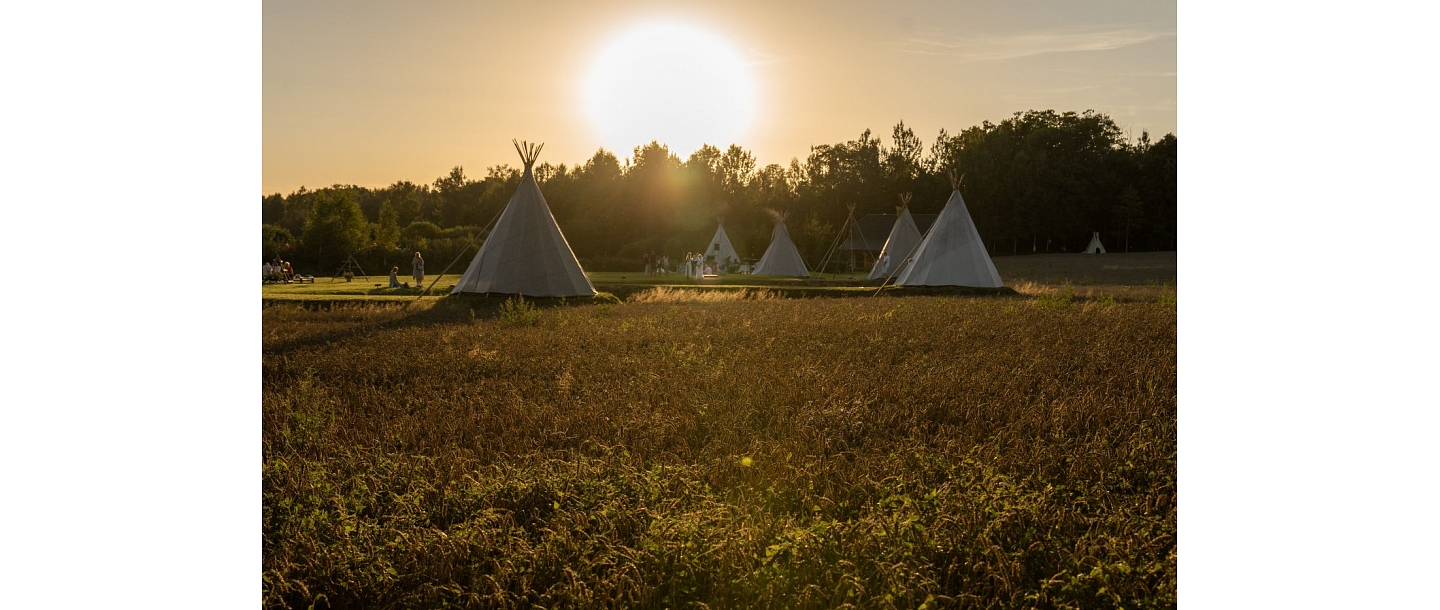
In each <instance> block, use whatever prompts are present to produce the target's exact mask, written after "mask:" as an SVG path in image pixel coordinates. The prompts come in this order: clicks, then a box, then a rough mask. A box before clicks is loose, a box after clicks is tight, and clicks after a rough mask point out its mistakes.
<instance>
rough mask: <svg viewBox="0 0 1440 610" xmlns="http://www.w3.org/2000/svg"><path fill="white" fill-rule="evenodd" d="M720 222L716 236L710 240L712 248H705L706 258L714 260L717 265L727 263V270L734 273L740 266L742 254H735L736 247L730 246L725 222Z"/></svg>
mask: <svg viewBox="0 0 1440 610" xmlns="http://www.w3.org/2000/svg"><path fill="white" fill-rule="evenodd" d="M719 222H720V226H719V227H717V228H716V229H715V236H714V237H711V238H710V246H709V247H707V248H705V257H706V258H710V259H714V260H715V262H717V263H725V268H726V269H727V270H729V271H730V272H732V273H733V272H734V271H735V269H737V268H738V267H739V266H740V254H738V253H737V252H735V246H733V245H731V244H730V236H729V235H726V234H725V221H724V220H721V221H719Z"/></svg>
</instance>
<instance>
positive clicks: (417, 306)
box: [261, 292, 621, 355]
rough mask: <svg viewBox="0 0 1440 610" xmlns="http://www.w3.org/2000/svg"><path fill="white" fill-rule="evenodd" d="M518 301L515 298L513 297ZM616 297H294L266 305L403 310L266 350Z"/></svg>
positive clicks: (521, 316)
mask: <svg viewBox="0 0 1440 610" xmlns="http://www.w3.org/2000/svg"><path fill="white" fill-rule="evenodd" d="M512 299H513V300H512ZM620 303H621V301H620V299H618V298H616V297H615V296H614V295H612V294H609V293H606V292H600V293H599V294H596V295H595V296H593V297H566V298H559V297H519V296H518V295H500V294H490V295H483V294H455V295H447V296H444V297H441V298H439V299H430V300H425V301H415V300H411V301H407V302H403V303H400V302H396V301H378V302H377V301H365V300H356V299H337V300H319V299H316V300H303V301H300V300H291V301H279V300H277V301H267V302H266V303H265V306H266V307H281V306H298V307H301V308H303V309H305V310H307V311H336V310H345V309H370V308H392V309H396V310H399V311H400V312H402V313H401V315H400V317H398V318H392V319H388V320H379V321H376V322H374V323H370V324H362V325H360V326H357V327H355V328H347V329H344V330H337V331H333V332H328V333H320V334H316V335H312V336H308V337H302V338H297V339H290V340H287V341H281V342H278V343H276V344H274V345H270V346H266V347H264V348H262V350H261V353H263V354H266V355H286V354H289V353H291V352H294V351H296V350H300V349H305V348H307V347H316V346H321V345H328V344H333V343H338V342H344V341H348V340H350V339H353V338H356V337H361V336H365V335H369V334H372V333H376V332H381V331H386V330H393V329H405V328H417V327H424V326H432V325H435V324H457V323H464V322H474V321H476V320H489V319H494V318H502V319H506V320H507V321H511V323H515V324H517V325H529V324H531V323H532V322H530V321H529V320H530V319H531V316H535V315H538V312H539V311H542V310H546V309H555V308H559V307H572V306H581V305H600V304H611V305H618V304H620Z"/></svg>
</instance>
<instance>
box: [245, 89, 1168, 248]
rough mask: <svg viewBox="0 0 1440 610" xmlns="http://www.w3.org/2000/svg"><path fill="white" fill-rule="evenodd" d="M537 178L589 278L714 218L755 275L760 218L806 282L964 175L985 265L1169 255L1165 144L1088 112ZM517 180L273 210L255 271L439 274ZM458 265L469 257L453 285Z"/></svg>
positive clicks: (463, 182) (465, 182)
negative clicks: (1097, 245)
mask: <svg viewBox="0 0 1440 610" xmlns="http://www.w3.org/2000/svg"><path fill="white" fill-rule="evenodd" d="M543 161H544V159H543V155H542V163H540V164H539V165H537V166H536V168H535V175H536V178H537V179H538V180H539V182H540V188H541V190H542V192H544V193H545V198H546V200H547V201H548V202H549V204H550V209H551V212H552V213H553V214H554V216H555V219H556V221H558V222H559V223H560V228H561V230H562V231H564V233H565V237H566V239H567V240H568V241H569V242H570V247H571V248H572V249H574V251H575V254H576V256H578V257H579V258H580V262H581V264H582V265H584V267H585V268H586V269H588V270H592V271H621V270H638V269H640V268H641V267H642V266H643V263H642V262H641V261H642V257H643V256H644V255H645V254H647V253H656V254H668V255H669V256H670V257H671V259H672V260H674V259H675V258H676V257H678V256H680V255H682V254H684V253H685V252H687V251H691V250H700V249H702V248H704V247H705V246H706V241H707V240H708V239H709V238H710V236H711V234H713V233H714V231H715V220H716V218H717V217H723V218H724V220H725V226H726V231H727V232H728V233H729V235H730V237H731V240H732V241H733V242H734V245H735V247H736V249H737V250H738V251H739V252H740V254H741V256H744V257H748V258H750V259H751V260H753V259H755V258H758V257H759V256H760V254H761V253H762V252H763V251H764V249H765V246H766V245H767V244H768V242H769V237H770V231H771V227H772V222H773V220H772V218H773V216H772V213H773V212H781V211H789V212H790V217H789V218H790V219H789V221H788V226H789V229H790V233H791V236H792V237H793V238H794V240H795V242H796V245H797V246H799V248H800V252H801V254H803V255H804V256H805V258H806V262H807V263H808V264H809V265H811V266H815V265H817V264H818V263H819V262H820V259H821V257H823V256H824V254H825V251H826V250H827V249H828V248H829V247H830V245H831V243H832V242H833V241H834V239H835V236H836V234H837V232H838V231H839V230H840V229H841V227H842V226H843V225H844V224H845V221H846V217H847V211H846V206H847V205H848V204H852V203H853V204H855V206H856V209H855V213H856V215H857V216H863V215H865V214H872V213H894V211H895V205H896V203H897V201H898V197H897V196H898V194H899V193H902V192H911V193H913V194H914V197H913V199H912V200H911V203H910V209H911V211H912V212H913V213H916V214H927V213H928V214H933V213H938V212H939V211H940V209H941V208H942V207H944V205H945V201H946V200H947V199H948V198H949V195H950V190H951V188H950V183H949V180H948V178H947V177H946V174H945V170H946V169H947V168H951V167H954V168H957V169H958V170H959V171H960V172H961V173H963V174H964V175H965V178H964V181H963V183H962V185H961V187H960V192H961V194H963V195H964V197H965V202H966V205H967V206H968V207H969V208H970V212H971V215H972V216H973V217H974V219H975V224H976V226H977V227H978V228H979V230H980V235H981V238H982V239H983V240H984V241H985V244H986V246H987V247H988V248H989V249H990V250H991V251H992V252H993V253H996V254H1011V253H1015V254H1019V253H1030V252H1066V251H1068V252H1074V251H1076V250H1078V249H1080V248H1083V247H1084V246H1085V244H1086V243H1087V242H1088V241H1089V239H1090V234H1091V233H1092V232H1094V231H1099V232H1100V233H1101V237H1102V239H1103V240H1104V242H1105V244H1106V247H1107V248H1108V249H1109V250H1110V251H1111V252H1123V251H1126V250H1127V249H1128V250H1130V251H1140V250H1173V249H1175V247H1176V243H1175V234H1176V233H1175V225H1176V221H1175V193H1176V179H1175V163H1176V139H1175V136H1174V135H1173V134H1167V135H1165V136H1164V137H1162V138H1160V139H1159V140H1156V141H1152V140H1151V139H1150V137H1149V134H1142V135H1141V136H1140V137H1139V138H1138V139H1136V140H1133V141H1131V140H1129V139H1127V138H1126V137H1125V135H1124V134H1123V133H1122V131H1121V130H1120V128H1119V127H1117V126H1116V125H1115V122H1114V121H1112V120H1111V119H1110V117H1108V116H1106V115H1104V114H1100V113H1096V112H1093V111H1086V112H1083V113H1076V112H1065V113H1058V112H1055V111H1053V110H1045V111H1035V110H1032V111H1028V112H1023V113H1021V112H1017V113H1015V115H1014V116H1012V117H1010V118H1008V119H1005V120H1003V121H1001V122H999V123H990V122H989V121H986V122H984V123H983V124H981V125H979V126H975V127H971V128H969V129H966V130H964V131H962V132H960V133H958V134H950V133H947V132H946V131H945V130H944V129H942V130H940V133H939V134H938V135H937V136H936V138H935V140H934V141H933V142H931V143H930V144H929V146H928V147H927V146H926V145H925V143H924V142H922V141H921V139H920V138H919V137H918V136H916V135H915V133H914V132H913V131H912V130H911V129H910V128H908V127H906V126H905V124H904V122H903V121H902V122H901V123H900V124H898V125H896V126H895V127H894V129H893V130H892V131H891V136H890V141H889V143H888V144H887V143H886V142H884V141H883V140H882V139H881V138H877V137H875V136H873V135H872V134H871V132H870V131H869V130H868V129H867V130H865V131H864V132H863V133H861V134H860V137H859V138H858V139H855V140H851V141H848V142H841V143H838V144H825V145H820V146H814V147H812V148H811V149H810V154H809V156H808V157H806V158H805V159H804V160H803V161H802V160H800V159H798V158H797V159H792V160H791V161H790V164H789V166H788V167H785V166H781V165H776V164H771V165H766V166H764V167H757V164H756V162H755V157H754V156H753V155H752V154H751V153H750V152H748V151H746V150H745V149H743V148H741V147H739V146H735V145H731V146H730V147H729V148H727V149H726V150H723V151H722V150H720V149H718V148H715V147H713V146H708V145H707V146H704V147H702V148H701V149H700V150H697V151H695V152H694V153H693V154H691V155H690V156H689V158H687V159H683V160H682V159H680V158H679V157H678V156H676V155H675V154H673V153H671V151H670V150H669V148H668V147H666V146H665V145H663V144H659V143H655V142H652V143H650V144H648V145H645V146H641V147H637V148H636V149H635V150H634V151H633V154H632V157H631V158H630V159H627V160H625V161H624V162H622V161H621V160H620V159H619V158H617V157H616V156H615V155H614V154H613V153H611V152H609V151H606V150H603V149H602V150H599V151H597V152H596V153H595V155H594V156H592V157H591V158H590V159H589V160H587V161H585V162H584V163H583V164H580V165H577V166H573V167H569V166H566V165H565V164H563V163H562V164H559V165H554V164H551V163H548V162H543ZM519 180H520V169H519V168H517V167H512V166H509V165H500V166H495V167H491V168H489V169H488V170H487V171H486V174H485V176H484V177H483V178H479V179H476V178H472V177H470V176H467V175H466V174H465V171H464V169H463V168H461V167H456V168H454V169H452V170H451V171H450V173H449V174H448V175H446V176H442V177H440V178H437V179H436V180H435V182H434V183H432V184H428V185H426V184H414V183H411V182H408V181H402V182H396V183H395V184H392V185H390V186H388V187H384V188H376V189H372V188H365V187H359V186H347V185H335V186H331V187H327V188H322V189H319V190H313V191H312V190H307V189H305V188H303V187H302V188H301V189H300V190H298V191H296V192H294V193H291V194H289V195H284V196H282V195H280V194H272V195H268V196H265V197H264V198H263V200H262V203H263V210H262V213H261V216H262V222H263V225H264V226H263V228H264V238H263V239H264V245H263V249H264V256H265V259H266V260H270V259H273V258H275V257H280V258H283V259H285V260H289V261H293V262H294V263H295V266H296V267H297V269H298V270H300V271H301V272H308V273H312V274H315V275H329V274H331V273H333V272H334V270H335V268H336V267H338V266H339V264H340V262H341V261H342V260H344V259H345V257H346V255H347V254H351V253H353V254H354V256H355V258H356V259H357V260H358V261H359V262H360V263H361V264H362V265H364V266H365V268H366V270H367V271H369V272H370V273H372V274H383V273H384V272H386V271H388V269H389V266H390V265H392V264H399V265H400V266H401V268H402V270H406V271H408V269H409V260H410V253H411V252H413V251H415V250H419V251H421V252H423V253H424V254H425V258H426V260H428V261H430V264H429V265H428V266H427V268H428V269H429V271H430V272H431V273H432V274H433V273H436V272H438V271H440V269H441V268H442V267H443V266H444V265H445V264H448V263H449V262H450V261H451V260H453V259H454V258H455V257H456V256H457V255H459V254H460V251H461V250H462V249H464V248H465V247H466V246H467V244H471V243H472V241H473V238H474V237H475V236H476V235H477V233H479V232H480V231H481V230H482V229H483V228H484V227H486V226H487V225H488V224H489V223H490V221H491V220H492V219H493V218H494V217H495V216H496V214H498V213H499V212H500V210H502V209H503V208H504V206H505V204H506V202H507V201H509V199H510V196H511V195H512V194H513V193H514V192H515V189H516V186H517V185H518V183H519ZM473 253H474V249H473V248H471V249H470V250H469V254H473ZM468 262H469V257H468V255H467V256H466V257H465V258H463V259H462V260H461V262H460V263H459V264H457V265H456V266H455V268H453V269H452V270H451V273H459V272H460V271H462V270H463V269H464V266H465V264H466V263H468Z"/></svg>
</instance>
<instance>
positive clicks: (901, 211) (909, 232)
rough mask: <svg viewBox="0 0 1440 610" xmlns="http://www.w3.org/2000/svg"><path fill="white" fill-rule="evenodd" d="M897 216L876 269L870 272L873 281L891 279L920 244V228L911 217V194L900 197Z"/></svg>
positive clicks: (876, 261) (896, 211)
mask: <svg viewBox="0 0 1440 610" xmlns="http://www.w3.org/2000/svg"><path fill="white" fill-rule="evenodd" d="M895 214H896V215H897V216H896V218H895V226H894V227H893V228H891V229H890V237H889V238H888V239H886V240H885V247H883V248H881V249H880V256H879V257H878V258H876V259H875V268H874V269H871V270H870V279H872V280H875V279H880V278H883V277H889V276H890V274H891V273H893V272H895V271H896V270H898V269H900V266H901V265H902V264H904V263H905V260H906V257H908V256H910V252H911V251H913V250H914V249H915V246H917V245H919V244H920V227H917V226H915V218H914V217H912V216H910V193H904V194H902V195H900V207H898V208H895Z"/></svg>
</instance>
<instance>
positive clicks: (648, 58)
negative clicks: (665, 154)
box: [585, 23, 755, 154]
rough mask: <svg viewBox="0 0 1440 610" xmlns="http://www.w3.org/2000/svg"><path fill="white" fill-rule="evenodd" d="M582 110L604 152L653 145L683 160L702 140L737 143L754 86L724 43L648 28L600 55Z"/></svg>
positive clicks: (686, 29) (696, 33)
mask: <svg viewBox="0 0 1440 610" xmlns="http://www.w3.org/2000/svg"><path fill="white" fill-rule="evenodd" d="M585 105H586V109H587V110H588V111H589V113H590V119H591V120H592V121H594V124H595V127H596V128H597V129H599V130H600V133H601V138H602V140H601V141H602V142H604V144H605V146H606V147H607V148H610V149H612V150H625V149H626V147H629V146H633V145H634V144H635V143H636V142H643V141H646V140H658V141H660V142H665V143H666V144H668V145H669V146H670V148H671V150H673V151H676V152H679V153H681V154H685V153H689V152H691V151H694V150H696V149H698V148H700V146H701V145H702V144H705V143H707V142H709V143H729V142H738V141H743V137H742V136H744V135H745V128H746V127H748V126H749V125H750V119H751V117H752V116H753V115H754V112H755V86H754V84H753V82H752V81H751V78H750V74H749V72H748V70H747V69H746V67H745V63H744V60H743V59H742V58H741V57H740V56H739V55H738V54H737V53H735V51H734V50H732V49H731V48H730V47H729V46H728V45H727V44H726V43H725V41H724V40H722V39H720V38H719V37H717V36H715V35H714V34H711V33H710V32H707V31H705V30H703V29H700V28H697V27H694V26H689V25H686V24H679V23H652V24H645V25H642V26H639V27H636V28H635V29H633V30H630V31H628V32H625V33H624V34H622V35H620V36H619V37H618V38H616V39H615V41H614V42H611V43H610V44H608V45H606V46H605V47H604V48H603V49H602V50H601V51H600V52H599V54H598V57H597V58H596V60H595V65H594V67H592V68H591V69H590V73H589V75H588V76H587V78H586V80H585Z"/></svg>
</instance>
